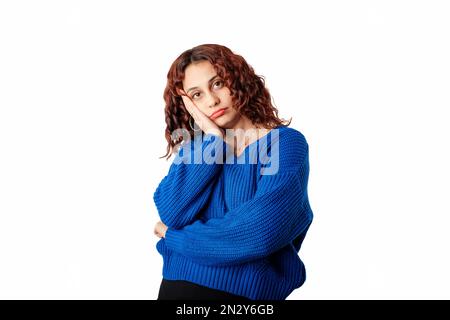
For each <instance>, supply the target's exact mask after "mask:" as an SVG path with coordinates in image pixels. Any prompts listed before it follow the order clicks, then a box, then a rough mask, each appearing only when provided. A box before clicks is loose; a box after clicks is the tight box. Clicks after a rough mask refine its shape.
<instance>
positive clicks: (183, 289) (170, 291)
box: [157, 279, 250, 301]
mask: <svg viewBox="0 0 450 320" xmlns="http://www.w3.org/2000/svg"><path fill="white" fill-rule="evenodd" d="M157 300H241V301H250V299H248V298H246V297H242V296H238V295H234V294H232V293H229V292H225V291H221V290H216V289H211V288H208V287H204V286H201V285H198V284H195V283H192V282H188V281H182V280H166V279H162V282H161V286H160V288H159V294H158V299H157Z"/></svg>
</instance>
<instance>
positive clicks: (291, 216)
mask: <svg viewBox="0 0 450 320" xmlns="http://www.w3.org/2000/svg"><path fill="white" fill-rule="evenodd" d="M295 132H297V133H298V131H295ZM308 175H309V160H308V144H307V142H306V140H305V138H304V136H303V135H302V134H299V133H298V134H296V135H293V136H292V134H291V136H290V137H284V139H281V136H280V144H279V170H278V172H277V173H276V174H273V175H263V176H261V178H260V180H259V181H258V185H257V191H256V193H255V195H254V197H253V198H252V199H250V200H249V201H247V202H245V203H244V204H242V205H241V206H239V207H237V208H235V209H232V210H230V211H228V212H227V213H226V215H225V216H224V217H222V218H212V219H210V220H208V221H201V220H197V221H195V222H194V223H192V224H190V225H187V226H185V227H184V228H182V229H180V230H174V229H172V228H169V229H168V230H167V232H166V236H165V242H166V245H167V247H168V248H169V249H170V250H173V251H175V252H177V253H179V254H182V255H185V256H187V257H189V258H190V259H192V260H194V261H196V262H197V263H200V264H205V265H217V266H222V265H232V264H239V263H244V262H248V261H251V260H255V259H259V258H263V257H266V256H268V255H270V254H271V253H273V252H275V251H278V250H279V249H281V248H282V247H284V246H286V245H287V244H289V243H290V242H291V241H293V240H294V239H295V238H296V237H297V236H298V235H299V234H301V233H302V232H304V231H305V230H306V229H307V228H308V226H309V225H310V223H311V221H312V212H311V210H310V207H309V202H308V195H307V183H308Z"/></svg>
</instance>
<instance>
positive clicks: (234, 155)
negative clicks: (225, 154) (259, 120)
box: [225, 125, 283, 159]
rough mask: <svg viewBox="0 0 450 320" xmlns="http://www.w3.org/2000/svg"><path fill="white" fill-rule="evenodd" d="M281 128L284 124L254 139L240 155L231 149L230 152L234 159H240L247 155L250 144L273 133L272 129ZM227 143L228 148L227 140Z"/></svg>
mask: <svg viewBox="0 0 450 320" xmlns="http://www.w3.org/2000/svg"><path fill="white" fill-rule="evenodd" d="M280 128H283V126H281V125H278V126H276V127H275V128H272V129H271V130H270V131H269V132H267V133H266V134H265V135H263V136H262V137H260V138H259V139H256V140H255V141H253V142H252V143H250V144H248V145H247V146H246V147H245V148H244V149H243V150H242V152H241V153H240V154H239V155H237V154H235V153H234V152H233V151H232V150H231V151H230V153H231V154H232V156H233V159H240V158H241V157H242V156H243V155H244V156H245V155H246V154H247V150H248V149H249V148H250V146H252V145H254V144H255V143H258V142H259V141H261V140H262V139H263V138H266V137H267V136H268V135H269V134H271V133H272V131H273V130H274V129H280ZM225 144H226V145H227V149H228V147H229V145H228V144H227V143H226V142H225ZM229 148H230V149H231V147H229Z"/></svg>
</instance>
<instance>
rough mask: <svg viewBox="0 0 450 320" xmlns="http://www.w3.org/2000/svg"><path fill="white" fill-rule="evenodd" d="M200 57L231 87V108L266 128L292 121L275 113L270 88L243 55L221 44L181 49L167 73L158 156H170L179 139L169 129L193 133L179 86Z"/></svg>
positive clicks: (287, 123) (200, 59)
mask: <svg viewBox="0 0 450 320" xmlns="http://www.w3.org/2000/svg"><path fill="white" fill-rule="evenodd" d="M203 60H206V61H209V62H210V63H211V64H212V65H213V66H214V69H215V70H216V72H217V74H218V75H219V76H220V77H222V79H223V80H224V83H225V86H226V87H228V88H229V89H230V95H231V97H232V102H233V108H235V109H236V110H237V112H238V113H239V114H240V115H244V116H246V117H247V118H248V119H250V120H251V121H252V123H253V124H257V125H260V126H262V127H264V128H266V129H272V128H275V127H276V126H278V125H282V126H288V125H289V124H290V123H291V121H292V118H291V119H290V120H289V121H287V120H284V119H280V118H279V117H278V110H277V108H275V107H274V106H273V104H272V102H271V96H270V93H269V90H268V89H267V88H266V87H265V80H264V77H263V76H260V75H257V74H255V72H254V70H253V68H252V67H251V66H250V65H249V64H248V63H247V62H246V61H245V59H244V58H243V57H242V56H240V55H237V54H235V53H233V52H232V51H231V50H230V49H229V48H227V47H225V46H222V45H218V44H202V45H199V46H196V47H194V48H192V49H189V50H186V51H185V52H183V53H182V54H181V55H180V56H179V57H178V58H176V59H175V61H174V62H173V63H172V65H171V67H170V69H169V72H168V73H167V85H166V88H165V89H164V101H165V105H166V106H165V110H164V112H165V121H166V124H167V127H166V130H165V137H166V140H167V143H168V145H167V152H166V154H165V155H164V156H162V157H160V158H164V157H166V158H167V159H169V158H170V156H171V155H172V153H173V152H174V149H175V146H176V145H178V144H179V143H181V142H182V139H183V137H182V136H180V137H178V138H177V139H176V140H172V132H174V131H175V130H177V129H184V130H187V131H189V133H190V135H191V137H193V135H194V131H193V130H192V128H191V127H190V125H189V119H190V113H189V112H188V111H187V110H186V108H185V106H184V104H183V100H182V97H181V96H180V95H179V94H178V89H183V84H182V81H183V79H184V76H185V70H186V67H187V66H188V65H190V64H191V63H194V62H199V61H203Z"/></svg>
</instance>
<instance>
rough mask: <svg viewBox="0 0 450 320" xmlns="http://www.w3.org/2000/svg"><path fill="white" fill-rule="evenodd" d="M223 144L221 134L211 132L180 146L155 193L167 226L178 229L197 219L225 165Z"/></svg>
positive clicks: (158, 206) (158, 207)
mask: <svg viewBox="0 0 450 320" xmlns="http://www.w3.org/2000/svg"><path fill="white" fill-rule="evenodd" d="M223 146H224V141H223V139H222V138H221V137H218V136H215V135H212V134H207V135H204V137H203V140H202V139H199V140H198V139H195V140H192V141H189V142H188V143H186V144H185V145H184V146H182V147H181V148H180V150H179V152H178V153H177V155H176V157H175V158H174V161H173V163H172V164H171V166H170V168H169V172H168V174H167V175H166V176H165V177H164V178H163V179H162V181H161V182H160V183H159V185H158V187H157V188H156V191H155V193H154V195H153V200H154V202H155V205H156V208H157V210H158V213H159V216H160V218H161V221H162V222H163V223H164V224H165V225H167V226H168V227H170V228H175V229H178V228H181V227H183V226H185V225H187V224H189V223H191V222H192V221H193V220H194V219H195V217H196V215H197V214H198V213H199V212H200V210H201V209H202V207H203V206H204V205H205V203H206V202H207V200H208V198H209V197H210V195H211V192H212V190H213V188H212V185H213V183H214V182H215V180H216V179H215V178H217V176H218V174H219V172H220V170H221V168H222V165H223Z"/></svg>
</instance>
